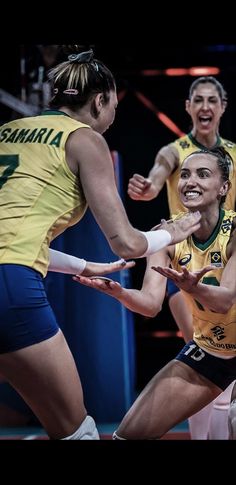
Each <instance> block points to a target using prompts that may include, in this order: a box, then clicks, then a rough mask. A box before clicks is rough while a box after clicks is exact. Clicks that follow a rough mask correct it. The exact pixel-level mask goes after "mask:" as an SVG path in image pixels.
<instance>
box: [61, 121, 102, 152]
mask: <svg viewBox="0 0 236 485" xmlns="http://www.w3.org/2000/svg"><path fill="white" fill-rule="evenodd" d="M94 152H96V154H97V155H98V154H99V153H101V154H104V152H106V153H107V152H108V145H107V143H106V140H105V139H104V137H103V136H102V135H100V134H99V133H97V132H96V131H94V130H93V129H91V128H79V129H78V130H75V131H74V132H73V133H71V135H70V136H69V138H68V140H67V144H66V153H67V156H68V155H69V156H71V157H73V158H75V159H78V158H80V156H84V155H86V157H88V156H89V153H91V155H92V154H93V153H94Z"/></svg>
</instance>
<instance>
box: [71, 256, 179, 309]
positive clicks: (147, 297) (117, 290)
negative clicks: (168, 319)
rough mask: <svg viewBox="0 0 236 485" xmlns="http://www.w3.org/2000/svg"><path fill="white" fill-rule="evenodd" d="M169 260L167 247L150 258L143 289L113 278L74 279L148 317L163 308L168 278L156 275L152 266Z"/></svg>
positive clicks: (76, 277)
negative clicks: (128, 285)
mask: <svg viewBox="0 0 236 485" xmlns="http://www.w3.org/2000/svg"><path fill="white" fill-rule="evenodd" d="M169 261H170V258H169V254H168V250H167V249H163V250H162V251H159V252H158V253H156V254H155V255H153V256H150V258H148V260H147V268H146V272H145V275H144V280H143V285H142V288H141V290H134V289H127V288H123V287H122V286H121V285H120V284H119V283H118V282H116V281H113V280H107V281H106V280H103V279H99V278H98V279H97V278H96V279H91V278H85V277H83V276H79V277H78V276H74V277H73V279H74V281H77V282H79V283H81V284H83V285H85V286H88V287H89V288H93V289H96V290H98V291H101V292H102V293H106V294H107V295H109V296H112V297H113V298H115V299H116V300H118V301H119V302H120V303H122V304H123V305H124V306H125V307H126V308H128V309H129V310H131V311H133V312H135V313H140V314H141V315H145V316H147V317H154V316H155V315H157V313H159V312H160V310H161V308H162V302H163V300H164V297H165V290H166V279H165V278H164V277H162V276H160V275H155V274H154V272H153V271H151V266H152V265H153V264H157V263H158V262H159V263H160V262H161V263H162V264H168V262H169Z"/></svg>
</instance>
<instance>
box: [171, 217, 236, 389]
mask: <svg viewBox="0 0 236 485" xmlns="http://www.w3.org/2000/svg"><path fill="white" fill-rule="evenodd" d="M177 217H179V216H177ZM235 217H236V212H234V211H232V210H223V209H221V210H220V217H219V221H218V224H217V226H216V228H215V230H214V232H213V234H212V235H211V236H210V238H209V239H208V240H207V241H206V242H205V243H200V242H199V241H197V240H196V239H195V237H194V236H191V237H189V238H188V239H186V240H185V241H182V242H181V243H178V244H176V246H175V254H174V257H173V259H172V262H171V264H172V267H173V268H174V269H176V270H177V271H182V268H183V266H185V267H186V268H187V269H188V270H189V271H196V270H198V269H201V268H203V267H205V266H207V265H211V266H213V268H212V270H211V271H209V272H208V273H207V275H206V276H204V277H203V279H202V280H201V282H202V283H204V284H210V285H215V286H219V285H220V280H221V276H222V273H223V270H224V267H225V266H226V264H227V261H228V258H227V255H226V248H227V244H228V242H229V238H230V234H231V229H232V222H233V219H234V218H235ZM181 291H183V290H181ZM183 294H184V296H185V298H186V299H187V302H188V304H189V306H190V307H191V313H192V315H193V329H194V334H193V340H192V341H191V342H189V343H188V344H187V345H186V346H185V347H184V349H183V350H182V351H181V352H180V354H179V355H178V356H177V359H178V360H181V361H182V362H185V363H186V364H188V365H189V366H190V367H193V368H194V369H195V370H196V371H197V372H199V373H200V374H203V375H204V376H205V377H207V378H208V379H210V380H211V381H212V382H214V383H215V384H216V385H218V386H219V387H220V388H221V389H226V387H228V385H229V384H230V383H231V382H232V381H233V380H234V379H236V304H234V305H233V306H232V307H231V308H230V310H229V311H228V312H227V313H226V314H220V313H216V312H214V311H210V310H208V309H206V308H204V307H203V305H201V303H200V302H198V301H196V300H195V299H194V298H193V297H192V296H191V294H189V293H187V292H184V291H183Z"/></svg>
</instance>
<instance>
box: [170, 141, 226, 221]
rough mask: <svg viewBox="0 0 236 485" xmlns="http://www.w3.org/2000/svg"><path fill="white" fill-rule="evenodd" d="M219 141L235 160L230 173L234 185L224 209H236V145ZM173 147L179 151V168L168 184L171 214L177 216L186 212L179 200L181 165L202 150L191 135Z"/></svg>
mask: <svg viewBox="0 0 236 485" xmlns="http://www.w3.org/2000/svg"><path fill="white" fill-rule="evenodd" d="M219 141H220V143H219V146H223V147H224V148H225V150H227V152H228V153H229V154H230V155H231V157H232V159H233V166H232V167H231V171H230V181H231V183H232V187H231V189H230V191H229V193H228V194H227V198H226V201H225V203H224V208H225V209H234V208H235V201H236V145H235V144H234V143H232V142H231V141H228V140H225V139H223V138H219ZM173 145H174V146H175V148H176V149H177V150H178V154H179V167H178V168H177V169H176V170H175V171H174V172H173V173H172V174H171V175H170V177H169V178H168V180H167V181H166V183H167V196H168V203H169V210H170V214H177V213H178V212H180V211H185V210H186V209H185V208H184V206H183V205H182V204H181V202H180V200H179V194H178V189H177V186H178V181H179V174H180V168H181V165H182V163H183V161H184V159H185V158H186V157H187V156H188V155H190V154H191V153H193V152H195V151H197V150H200V146H197V145H196V144H194V142H193V141H192V140H191V139H190V138H189V135H185V136H182V137H181V138H178V139H177V140H176V141H175V142H174V143H173ZM202 148H203V147H202Z"/></svg>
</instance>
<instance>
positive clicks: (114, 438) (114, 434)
mask: <svg viewBox="0 0 236 485" xmlns="http://www.w3.org/2000/svg"><path fill="white" fill-rule="evenodd" d="M112 439H113V440H122V441H126V439H125V438H121V436H118V434H116V431H114V433H113V435H112Z"/></svg>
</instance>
